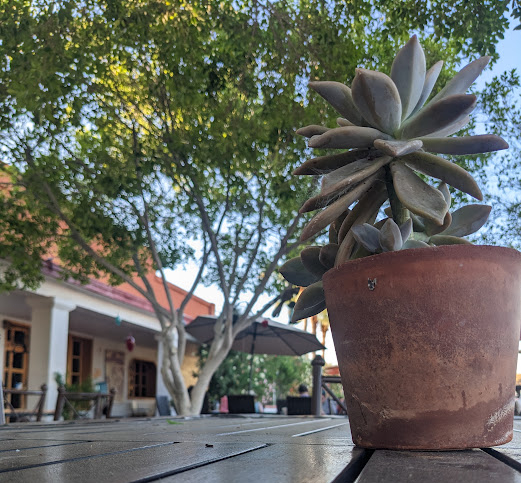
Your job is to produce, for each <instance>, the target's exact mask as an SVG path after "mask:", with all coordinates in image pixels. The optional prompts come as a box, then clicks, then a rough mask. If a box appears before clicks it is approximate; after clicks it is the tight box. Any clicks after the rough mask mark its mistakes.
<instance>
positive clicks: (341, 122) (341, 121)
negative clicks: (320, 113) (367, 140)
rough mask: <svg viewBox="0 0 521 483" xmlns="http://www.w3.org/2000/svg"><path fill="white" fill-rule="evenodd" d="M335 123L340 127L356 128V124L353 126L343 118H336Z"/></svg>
mask: <svg viewBox="0 0 521 483" xmlns="http://www.w3.org/2000/svg"><path fill="white" fill-rule="evenodd" d="M336 123H337V124H338V125H339V126H342V127H347V126H356V124H353V123H352V122H351V121H348V120H347V119H344V118H343V117H339V118H337V120H336Z"/></svg>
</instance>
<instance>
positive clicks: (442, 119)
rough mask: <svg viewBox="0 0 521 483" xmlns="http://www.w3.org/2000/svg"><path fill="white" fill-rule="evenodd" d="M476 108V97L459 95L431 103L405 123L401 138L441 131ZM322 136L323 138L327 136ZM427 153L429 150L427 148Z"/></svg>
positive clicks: (419, 136)
mask: <svg viewBox="0 0 521 483" xmlns="http://www.w3.org/2000/svg"><path fill="white" fill-rule="evenodd" d="M474 107H476V96H474V95H467V94H457V95H454V96H449V97H445V98H443V99H441V100H439V101H438V102H434V103H432V102H430V103H429V105H428V106H426V107H424V108H423V109H422V110H421V111H420V112H418V114H416V115H415V116H414V117H412V118H410V119H409V120H407V121H406V122H405V123H404V126H403V128H402V129H401V134H400V138H402V139H412V138H421V137H422V136H427V135H428V134H430V133H433V132H436V131H440V130H441V129H445V128H446V127H448V126H451V125H452V124H454V123H457V122H458V121H460V120H461V119H463V118H465V117H466V116H467V115H468V114H469V113H471V112H472V111H473V109H474ZM326 135H327V133H326V134H322V136H326ZM425 149H426V150H427V151H429V149H427V148H425Z"/></svg>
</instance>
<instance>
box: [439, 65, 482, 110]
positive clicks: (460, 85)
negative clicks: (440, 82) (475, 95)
mask: <svg viewBox="0 0 521 483" xmlns="http://www.w3.org/2000/svg"><path fill="white" fill-rule="evenodd" d="M489 61H490V57H489V56H484V57H480V58H479V59H476V60H475V61H473V62H471V63H470V64H468V65H466V66H465V67H464V68H463V69H461V70H460V71H459V72H458V73H457V74H456V75H455V76H454V77H453V78H452V79H451V80H450V81H449V82H447V84H446V85H445V87H444V88H443V89H442V90H441V91H440V92H438V94H436V95H435V96H434V98H433V99H432V101H431V102H432V103H434V102H437V101H439V100H441V99H444V98H445V97H448V96H452V95H454V94H464V93H465V92H467V89H468V88H469V87H470V86H471V85H472V84H473V83H474V81H475V80H476V79H477V78H478V76H479V75H480V74H481V72H483V69H484V68H485V67H486V66H487V64H488V63H489ZM429 104H430V103H429Z"/></svg>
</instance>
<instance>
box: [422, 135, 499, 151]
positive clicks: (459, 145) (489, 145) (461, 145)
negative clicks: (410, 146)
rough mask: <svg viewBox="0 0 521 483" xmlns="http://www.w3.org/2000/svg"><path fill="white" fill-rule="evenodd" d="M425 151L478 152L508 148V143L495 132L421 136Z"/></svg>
mask: <svg viewBox="0 0 521 483" xmlns="http://www.w3.org/2000/svg"><path fill="white" fill-rule="evenodd" d="M422 141H423V148H424V149H425V151H432V152H434V153H441V154H478V153H490V152H493V151H500V150H502V149H508V143H507V142H506V141H505V140H504V139H503V138H501V137H499V136H496V135H495V134H481V135H478V136H465V137H454V138H422Z"/></svg>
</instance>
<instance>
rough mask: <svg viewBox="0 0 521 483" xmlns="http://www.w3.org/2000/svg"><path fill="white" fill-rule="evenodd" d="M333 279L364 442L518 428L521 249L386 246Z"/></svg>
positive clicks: (333, 316)
mask: <svg viewBox="0 0 521 483" xmlns="http://www.w3.org/2000/svg"><path fill="white" fill-rule="evenodd" d="M368 281H371V282H369V283H368ZM372 283H375V285H374V289H373V290H370V287H369V286H370V285H372ZM324 289H325V294H326V302H327V307H328V312H329V317H330V322H331V329H332V333H333V340H334V343H335V348H336V351H337V356H338V362H339V366H340V373H341V376H342V383H343V386H344V391H345V395H346V403H347V408H348V415H349V421H350V424H351V432H352V436H353V440H354V442H355V444H357V445H359V446H362V447H367V448H394V449H461V448H477V447H485V446H494V445H498V444H503V443H507V442H508V441H510V440H511V439H512V434H513V433H512V426H513V414H514V391H515V374H516V361H517V353H518V342H519V335H520V321H521V254H520V253H519V252H517V251H515V250H512V249H509V248H501V247H489V246H471V245H456V246H445V247H438V248H431V249H426V248H424V249H415V250H404V251H399V252H392V253H384V254H381V255H376V256H372V257H367V258H363V259H359V260H353V261H350V262H347V263H346V264H344V265H342V266H341V267H339V268H337V269H333V270H330V271H329V272H328V273H327V274H326V275H325V276H324Z"/></svg>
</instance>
